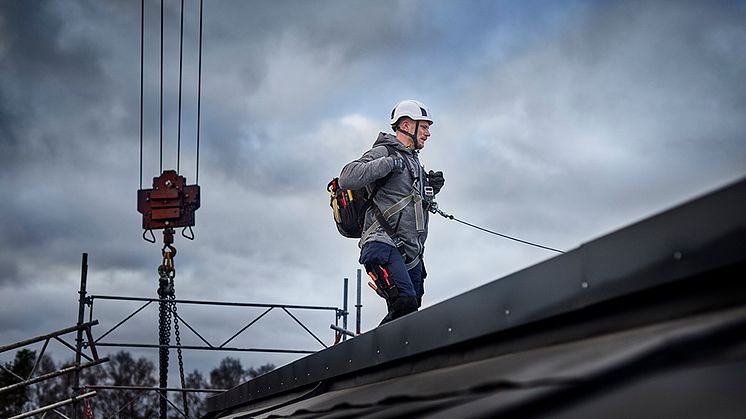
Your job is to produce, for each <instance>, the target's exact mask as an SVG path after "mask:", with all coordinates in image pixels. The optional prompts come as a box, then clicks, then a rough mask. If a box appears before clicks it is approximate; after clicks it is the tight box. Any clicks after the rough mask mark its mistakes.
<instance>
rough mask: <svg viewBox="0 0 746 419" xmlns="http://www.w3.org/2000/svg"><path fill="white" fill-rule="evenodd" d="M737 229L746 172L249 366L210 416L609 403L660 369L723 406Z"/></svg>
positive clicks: (482, 410) (738, 320)
mask: <svg viewBox="0 0 746 419" xmlns="http://www.w3.org/2000/svg"><path fill="white" fill-rule="evenodd" d="M744 243H746V179H744V180H741V181H739V182H736V183H735V184H732V185H730V186H727V187H725V188H722V189H720V190H718V191H715V192H712V193H710V194H708V195H706V196H704V197H701V198H698V199H695V200H693V201H691V202H688V203H686V204H683V205H681V206H678V207H676V208H674V209H671V210H669V211H666V212H663V213H661V214H658V215H655V216H653V217H650V218H648V219H646V220H644V221H641V222H638V223H636V224H633V225H630V226H629V227H626V228H623V229H621V230H618V231H616V232H614V233H611V234H609V235H606V236H604V237H601V238H599V239H596V240H594V241H591V242H589V243H586V244H583V245H582V246H580V247H578V248H577V249H574V250H572V251H570V252H568V253H566V254H564V255H561V256H557V257H555V258H553V259H550V260H548V261H545V262H543V263H540V264H537V265H534V266H532V267H529V268H527V269H524V270H522V271H519V272H516V273H514V274H511V275H508V276H506V277H504V278H501V279H499V280H497V281H493V282H491V283H489V284H486V285H484V286H481V287H478V288H476V289H474V290H471V291H469V292H466V293H464V294H462V295H459V296H457V297H454V298H452V299H450V300H447V301H444V302H442V303H440V304H436V305H434V306H432V307H428V308H427V309H424V310H422V311H420V312H417V313H414V314H411V315H409V316H406V317H404V318H401V319H398V320H396V321H394V322H391V323H388V324H385V325H383V326H381V327H378V328H376V329H374V330H371V331H369V332H367V333H365V334H362V335H360V336H357V337H355V338H353V339H350V340H348V341H347V342H344V343H342V344H339V345H336V346H334V347H331V348H328V349H326V350H323V351H321V352H318V353H315V354H313V355H309V356H307V357H305V358H302V359H299V360H297V361H295V362H293V363H291V364H288V365H286V366H283V367H281V368H279V369H277V370H274V371H272V372H270V373H268V374H265V375H263V376H261V377H258V378H255V379H253V380H251V381H249V382H247V383H244V384H242V385H240V386H238V387H236V388H234V389H232V390H229V391H228V392H226V393H223V394H221V395H218V396H215V397H212V398H210V399H209V400H208V408H209V410H210V413H209V414H208V415H207V416H206V417H207V418H214V417H225V418H228V417H234V418H244V417H298V418H302V417H398V416H433V417H438V416H442V417H492V416H494V415H496V414H501V415H508V416H510V415H512V414H515V415H517V416H516V417H529V416H531V415H532V414H539V413H541V410H540V409H539V406H542V409H547V408H551V409H553V410H551V411H552V414H553V415H554V414H559V413H560V410H557V409H559V408H560V406H561V407H562V409H573V408H574V409H580V410H579V411H576V412H575V414H576V416H567V417H598V416H594V414H599V413H600V412H604V414H603V415H601V416H606V417H609V415H608V414H607V413H608V412H605V410H604V409H609V408H610V407H609V406H613V405H614V404H615V403H621V402H622V401H623V400H636V399H640V400H642V399H644V396H646V395H648V397H652V396H654V395H658V394H659V393H660V394H662V393H664V390H665V391H669V390H670V389H671V388H672V387H671V385H665V383H667V382H668V383H669V384H670V383H679V387H680V388H679V390H680V391H682V392H686V393H687V394H689V393H692V394H695V392H696V394H698V395H699V397H700V398H699V399H697V401H698V402H701V401H702V398H705V399H706V398H707V397H710V399H712V400H715V399H717V398H718V397H719V398H720V399H723V398H725V399H726V400H727V401H730V403H723V402H722V400H721V403H720V404H719V406H721V407H722V408H723V409H724V410H723V413H724V416H722V417H731V416H727V414H728V412H729V411H728V409H738V408H740V409H741V411H746V409H744V407H745V406H744V405H745V404H746V401H743V400H741V399H743V398H741V397H734V398H727V397H726V395H728V394H729V393H728V391H714V390H717V389H718V386H717V385H716V384H713V383H721V382H724V383H731V384H733V385H735V384H739V387H737V388H746V386H744V384H746V378H744V377H746V374H743V372H745V371H746V356H740V357H739V356H733V355H732V354H731V352H732V348H734V347H738V344H739V343H741V344H742V343H743V341H742V340H743V339H744V336H746V333H743V331H744V326H745V325H746V313H744V310H743V309H741V308H740V307H741V306H743V305H744V302H746V285H745V284H744V282H746V281H742V278H743V277H744V273H746V252H744V249H745V248H746V246H745V245H744ZM726 331H727V332H728V333H725V332H726ZM733 331H740V333H735V334H734V333H732V332H733ZM723 336H737V337H738V339H741V340H740V341H739V340H736V341H732V340H730V338H723ZM702 342H716V343H717V344H713V345H711V346H712V348H710V351H709V352H707V351H705V352H702V351H699V352H698V351H694V353H693V355H692V356H691V357H681V356H679V357H678V358H677V357H676V356H675V355H676V354H677V353H678V352H677V351H679V352H680V351H681V350H682V348H688V347H689V346H686V345H690V346H691V347H694V348H699V347H700V346H702ZM682 345H685V346H682ZM742 347H743V345H742ZM743 352H744V351H741V355H743ZM724 354H726V355H724ZM727 354H731V355H727ZM671 356H674V358H675V362H669V361H668V357H671ZM705 359H706V360H709V361H708V362H710V364H708V365H709V367H710V369H707V368H700V369H697V368H696V366H697V365H699V364H698V363H701V362H703V360H705ZM656 360H657V361H656ZM660 360H666V361H665V362H662V361H660ZM654 361H655V362H654ZM641 366H642V367H646V368H647V369H646V370H644V371H655V372H656V374H653V375H645V374H642V371H643V370H642V369H640V367H641ZM735 372H740V375H738V374H735ZM693 377H700V378H701V380H693ZM739 377H740V381H739ZM666 380H668V381H666ZM734 381H735V382H734ZM703 382H704V383H706V384H707V385H702V383H703ZM623 383H627V384H628V385H627V387H625V386H624V384H623ZM629 383H634V385H629ZM662 383H663V384H662ZM681 383H684V384H681ZM686 383H691V386H690V387H686V385H685V384H686ZM611 384H614V385H616V386H617V387H614V386H613V385H611ZM604 388H617V390H615V391H611V392H606V393H600V394H597V393H598V391H596V390H599V389H604ZM641 389H648V390H646V391H643V392H641ZM591 390H593V391H591ZM707 390H710V391H709V392H708V391H707ZM635 392H637V394H636V393H635ZM588 394H596V397H593V398H591V399H589V398H588V397H587V396H586V395H588ZM579 395H583V396H582V397H580V396H579ZM708 395H709V396H708ZM604 397H605V398H606V399H605V398H604ZM624 397H627V398H628V399H624ZM579 399H582V400H583V401H584V402H583V403H579V404H578V403H575V404H574V405H572V406H566V405H567V402H563V401H562V400H579ZM710 399H707V400H710ZM720 399H718V400H720ZM603 400H606V402H605V403H606V404H604V403H603ZM538 401H540V402H541V403H538ZM654 401H655V402H656V403H653V404H652V405H650V406H652V407H650V408H651V409H654V408H655V407H656V406H657V407H660V408H665V403H663V401H662V400H660V397H657V398H655V399H654ZM681 402H682V403H683V401H681ZM593 403H597V405H594V404H593ZM669 404H670V403H669ZM700 404H701V403H700ZM706 404H707V403H705V405H706ZM547 406H549V407H547ZM594 406H595V409H596V410H593V408H594ZM584 408H585V409H589V410H587V411H583V410H582V409H584ZM635 408H637V409H638V412H640V410H639V409H640V408H641V406H629V409H632V411H634V409H635ZM453 409H456V410H453ZM516 412H518V413H516ZM544 412H545V413H546V411H544ZM650 412H651V411H649V412H648V413H650ZM687 412H689V413H690V415H689V417H696V416H692V415H691V414H694V413H695V412H697V410H696V409H694V408H690V409H688V410H686V411H685V412H684V413H687Z"/></svg>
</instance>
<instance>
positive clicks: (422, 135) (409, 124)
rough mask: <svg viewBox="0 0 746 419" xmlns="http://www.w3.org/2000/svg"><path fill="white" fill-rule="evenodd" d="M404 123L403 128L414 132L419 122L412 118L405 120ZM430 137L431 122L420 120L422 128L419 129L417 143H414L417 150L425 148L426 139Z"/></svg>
mask: <svg viewBox="0 0 746 419" xmlns="http://www.w3.org/2000/svg"><path fill="white" fill-rule="evenodd" d="M403 125H404V126H403V127H402V128H404V129H405V130H407V132H411V133H413V134H414V130H415V128H416V127H417V122H416V121H413V120H411V119H410V120H407V121H404V122H403ZM428 137H430V122H428V121H420V128H419V129H418V130H417V143H416V144H414V148H415V149H417V150H420V149H423V148H425V141H427V138H428Z"/></svg>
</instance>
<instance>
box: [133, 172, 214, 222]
mask: <svg viewBox="0 0 746 419" xmlns="http://www.w3.org/2000/svg"><path fill="white" fill-rule="evenodd" d="M198 208H199V186H198V185H187V184H186V178H185V177H184V176H179V175H178V174H177V173H176V171H175V170H166V171H164V172H163V173H162V174H161V175H160V176H158V177H156V178H153V189H140V190H139V191H137V212H139V213H141V214H142V228H143V229H145V230H157V229H161V228H173V227H192V226H194V213H195V211H197V209H198Z"/></svg>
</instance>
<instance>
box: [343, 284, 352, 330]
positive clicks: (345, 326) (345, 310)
mask: <svg viewBox="0 0 746 419" xmlns="http://www.w3.org/2000/svg"><path fill="white" fill-rule="evenodd" d="M349 282H350V279H349V278H345V282H344V284H345V285H344V296H343V298H344V301H343V302H342V311H343V312H344V317H342V328H343V329H344V330H347V314H348V312H347V289H348V283H349ZM346 340H347V335H346V334H343V335H342V341H343V342H344V341H346Z"/></svg>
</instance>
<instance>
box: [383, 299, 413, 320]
mask: <svg viewBox="0 0 746 419" xmlns="http://www.w3.org/2000/svg"><path fill="white" fill-rule="evenodd" d="M417 308H418V305H417V298H416V297H408V296H403V295H401V296H399V297H398V298H396V299H395V300H394V301H393V302H392V303H391V311H390V314H391V319H392V320H393V319H398V318H399V317H402V316H405V315H407V314H409V313H414V312H415V311H417Z"/></svg>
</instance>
